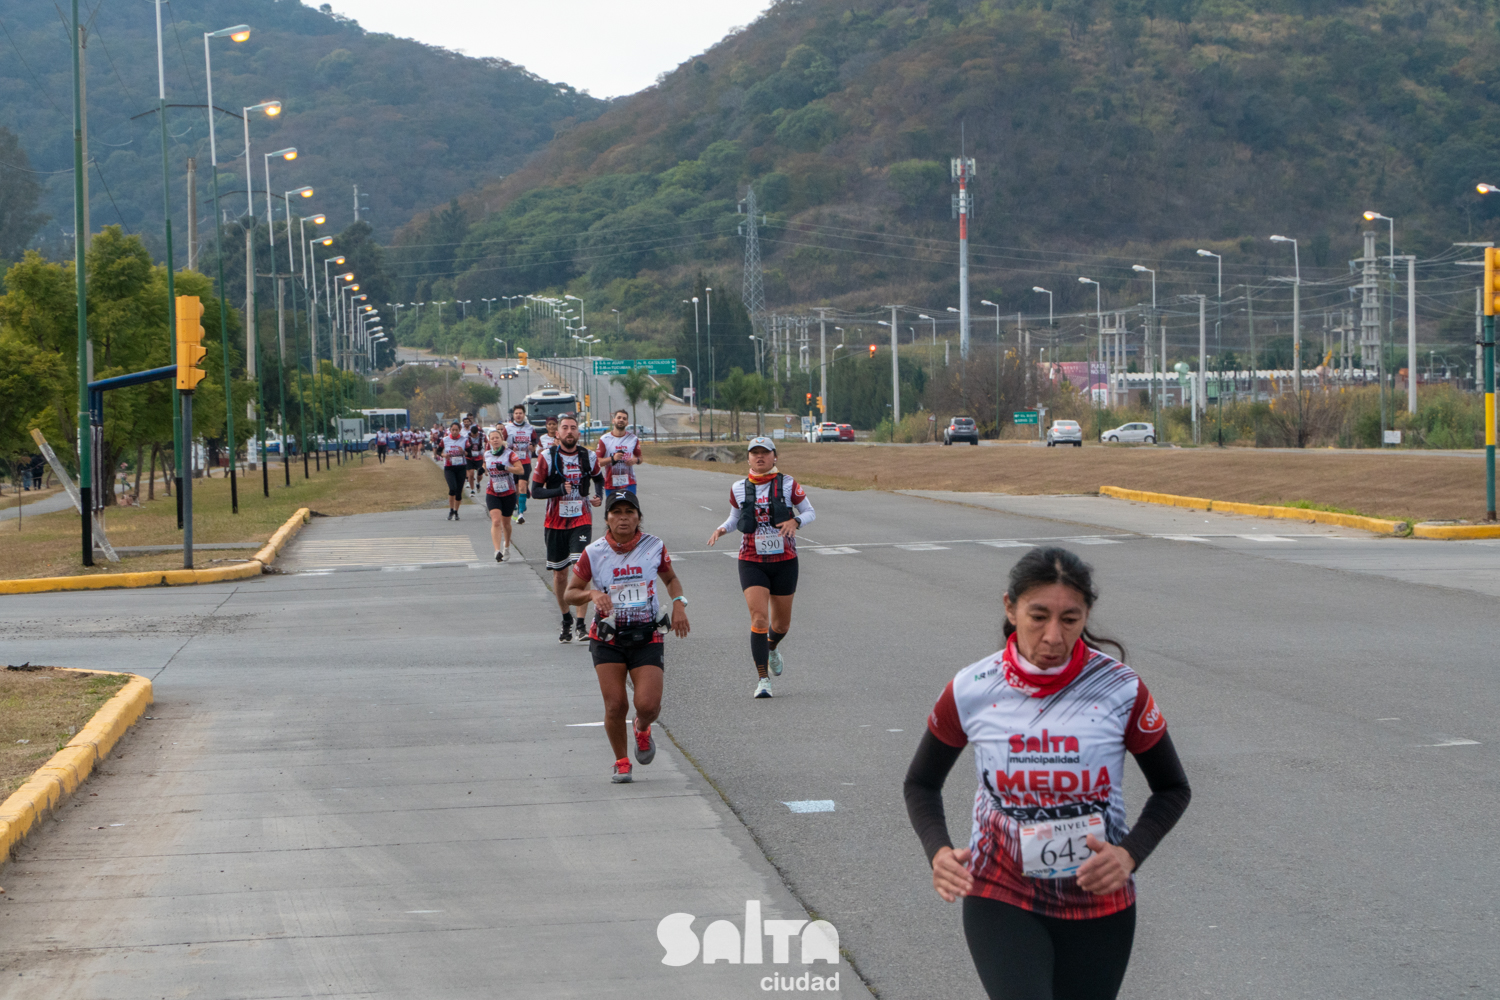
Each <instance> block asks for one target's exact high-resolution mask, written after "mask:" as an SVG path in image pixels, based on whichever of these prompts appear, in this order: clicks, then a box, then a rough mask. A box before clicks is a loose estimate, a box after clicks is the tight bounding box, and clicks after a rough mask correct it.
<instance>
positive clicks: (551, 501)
mask: <svg viewBox="0 0 1500 1000" xmlns="http://www.w3.org/2000/svg"><path fill="white" fill-rule="evenodd" d="M552 455H553V451H552V449H551V448H548V449H547V450H546V451H544V452H542V453H541V454H540V455H538V456H537V462H536V465H535V466H534V467H533V472H532V474H531V482H532V483H533V484H534V485H536V486H546V485H547V473H548V471H549V469H548V466H549V465H550V464H551V461H552ZM557 456H558V457H559V458H560V459H562V467H563V477H564V478H565V479H566V480H567V482H568V487H569V489H568V492H567V493H566V494H564V495H563V496H560V497H548V498H547V519H546V520H545V521H543V522H542V524H543V527H547V528H576V527H578V526H579V525H580V524H593V523H594V515H593V513H592V511H591V508H590V507H589V498H588V483H587V482H584V480H585V479H593V478H594V477H595V476H597V475H598V472H599V463H598V460H597V459H595V458H594V453H593V452H591V451H586V450H584V449H583V448H579V449H578V450H577V451H575V452H574V453H573V454H571V455H569V454H567V453H566V452H563V451H562V450H560V449H559V450H558V451H557ZM574 511H577V513H576V514H575V513H573V512H574Z"/></svg>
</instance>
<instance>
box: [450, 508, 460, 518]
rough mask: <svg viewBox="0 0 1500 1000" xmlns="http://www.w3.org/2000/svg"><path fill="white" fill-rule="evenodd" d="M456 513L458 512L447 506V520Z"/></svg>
mask: <svg viewBox="0 0 1500 1000" xmlns="http://www.w3.org/2000/svg"><path fill="white" fill-rule="evenodd" d="M457 513H458V511H456V510H454V509H453V508H452V507H449V508H448V520H450V521H451V520H453V515H454V514H457Z"/></svg>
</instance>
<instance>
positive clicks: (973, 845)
mask: <svg viewBox="0 0 1500 1000" xmlns="http://www.w3.org/2000/svg"><path fill="white" fill-rule="evenodd" d="M1018 659H1019V658H1018V655H1017V653H1016V641H1015V637H1014V636H1011V639H1010V642H1009V643H1008V644H1007V645H1006V648H1005V649H1003V650H1001V651H1000V652H998V653H995V654H993V655H991V656H987V657H985V658H984V659H982V660H980V661H979V662H977V663H973V664H970V665H969V666H967V667H965V668H964V669H963V670H961V671H959V674H958V676H957V677H955V678H954V679H953V680H952V681H950V682H949V683H948V687H947V688H946V689H944V691H943V694H942V697H941V698H939V699H938V702H937V706H936V707H934V708H933V710H932V715H931V716H930V717H929V718H928V720H927V728H928V729H930V730H931V731H932V734H933V735H934V736H936V737H937V738H938V739H940V740H942V741H943V742H944V743H946V744H948V745H949V746H954V747H962V746H964V745H966V744H970V743H972V744H973V745H974V763H975V767H976V769H977V770H978V773H979V788H978V789H977V790H976V792H975V794H974V827H973V832H972V834H971V835H970V839H969V848H970V850H972V851H973V852H974V853H973V856H972V858H971V859H970V862H969V871H970V872H971V873H972V874H973V876H974V894H975V895H979V896H984V897H986V898H988V899H997V900H1000V901H1001V902H1004V903H1009V904H1011V905H1012V906H1019V907H1021V908H1022V909H1025V910H1031V911H1033V912H1035V913H1041V914H1045V915H1047V916H1052V917H1062V918H1065V919H1073V920H1078V919H1085V918H1089V917H1104V916H1108V915H1109V914H1111V913H1118V912H1119V911H1121V910H1123V909H1125V908H1126V907H1128V906H1130V905H1131V904H1132V903H1133V902H1135V881H1134V879H1132V880H1131V881H1129V882H1127V883H1126V884H1125V886H1124V887H1123V888H1121V889H1120V890H1119V891H1118V892H1115V893H1112V894H1110V895H1106V896H1097V895H1095V894H1094V893H1091V892H1088V891H1086V890H1084V889H1080V888H1079V887H1078V880H1077V878H1076V877H1073V876H1069V877H1056V876H1052V875H1044V876H1040V877H1033V876H1028V875H1026V874H1024V871H1025V870H1026V869H1025V868H1023V854H1024V855H1025V856H1026V857H1025V858H1024V860H1025V862H1026V863H1027V864H1029V865H1032V866H1038V865H1040V864H1042V862H1041V861H1038V860H1037V858H1038V857H1039V856H1040V857H1044V858H1045V863H1046V864H1049V865H1050V864H1057V865H1058V866H1059V867H1065V866H1066V865H1067V864H1068V863H1069V862H1074V863H1081V861H1082V860H1083V859H1085V858H1086V857H1087V856H1088V853H1089V852H1088V850H1087V848H1086V847H1084V846H1083V840H1084V838H1083V836H1082V835H1081V831H1080V835H1079V836H1078V837H1077V838H1076V842H1074V843H1073V844H1072V846H1071V847H1069V846H1066V845H1067V844H1068V838H1067V837H1066V836H1061V835H1059V836H1057V837H1056V838H1054V835H1053V832H1052V831H1053V830H1054V828H1057V829H1061V828H1063V827H1066V826H1070V825H1071V826H1078V825H1079V824H1080V823H1083V824H1089V825H1091V826H1092V832H1094V834H1095V836H1098V837H1099V838H1100V839H1101V840H1106V841H1108V842H1109V843H1111V844H1118V843H1119V842H1120V841H1121V840H1122V839H1123V838H1124V837H1125V834H1127V833H1128V832H1130V827H1129V825H1128V824H1127V823H1126V821H1125V794H1124V786H1123V780H1124V777H1125V753H1126V751H1129V752H1130V753H1133V754H1139V753H1144V752H1145V751H1147V750H1149V749H1151V747H1153V746H1155V745H1156V742H1157V741H1158V740H1160V739H1161V737H1162V734H1163V733H1165V732H1166V729H1167V723H1166V720H1165V719H1163V718H1162V714H1161V711H1160V710H1159V709H1158V708H1157V707H1156V703H1155V702H1154V701H1153V700H1152V698H1151V693H1150V692H1149V691H1147V690H1146V685H1145V684H1144V683H1142V681H1141V679H1140V677H1138V676H1136V672H1135V671H1134V670H1131V669H1130V668H1129V667H1127V666H1126V665H1125V664H1123V663H1121V662H1120V661H1118V660H1116V659H1114V658H1113V657H1110V656H1106V655H1105V654H1104V653H1101V652H1099V651H1098V650H1097V649H1091V648H1089V647H1088V646H1087V645H1085V644H1084V642H1083V640H1081V639H1080V640H1079V641H1078V644H1077V646H1076V647H1075V648H1074V650H1073V657H1072V659H1071V660H1070V661H1069V662H1068V664H1067V666H1066V667H1065V668H1064V669H1063V670H1062V671H1060V672H1059V673H1057V674H1055V675H1051V676H1045V675H1037V674H1032V673H1027V672H1025V671H1023V670H1022V669H1021V667H1020V666H1019V664H1018ZM1070 821H1071V823H1070ZM1044 838H1046V839H1045V843H1043V842H1042V841H1043V839H1044ZM1059 847H1061V848H1062V849H1063V850H1065V851H1067V852H1068V857H1067V858H1065V859H1058V858H1057V854H1056V850H1057V848H1059ZM1049 850H1050V851H1051V855H1050V857H1048V856H1047V852H1048V851H1049Z"/></svg>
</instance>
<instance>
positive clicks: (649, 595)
mask: <svg viewBox="0 0 1500 1000" xmlns="http://www.w3.org/2000/svg"><path fill="white" fill-rule="evenodd" d="M670 565H672V557H671V556H669V555H667V547H666V545H665V544H663V543H662V540H661V539H660V538H657V537H656V536H655V535H648V534H646V533H645V532H637V534H636V536H635V541H634V542H633V543H632V544H631V545H630V547H629V548H625V549H622V548H619V547H618V546H616V545H615V543H614V539H612V538H610V537H609V533H608V532H606V533H605V535H604V537H603V538H596V539H595V540H594V541H592V542H590V543H589V545H588V547H587V548H585V549H584V550H583V553H582V554H581V555H579V557H578V561H577V562H575V563H574V564H573V572H574V573H576V574H577V575H578V579H580V580H583V581H585V582H586V583H587V584H588V585H589V586H590V587H592V588H593V589H595V590H602V591H604V592H605V593H606V594H608V595H609V599H610V602H611V603H612V604H613V605H614V616H613V617H614V624H615V627H616V628H630V627H631V626H634V625H648V624H650V623H651V622H654V621H656V620H657V619H658V618H660V617H661V602H660V601H659V600H658V599H657V595H656V584H657V579H656V577H657V574H658V573H660V572H661V571H662V568H663V567H666V566H670ZM589 617H590V619H591V620H590V623H589V638H591V639H597V638H599V624H598V621H597V620H596V619H597V614H595V615H590V616H589ZM651 641H652V642H661V633H660V632H656V633H653V635H652V638H651Z"/></svg>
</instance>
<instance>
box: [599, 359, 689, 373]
mask: <svg viewBox="0 0 1500 1000" xmlns="http://www.w3.org/2000/svg"><path fill="white" fill-rule="evenodd" d="M636 368H644V369H646V371H647V373H648V374H651V375H676V374H677V359H676V358H640V359H637V360H634V361H631V360H626V359H621V358H595V359H594V374H595V375H622V374H624V373H625V372H628V371H632V370H634V369H636Z"/></svg>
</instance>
